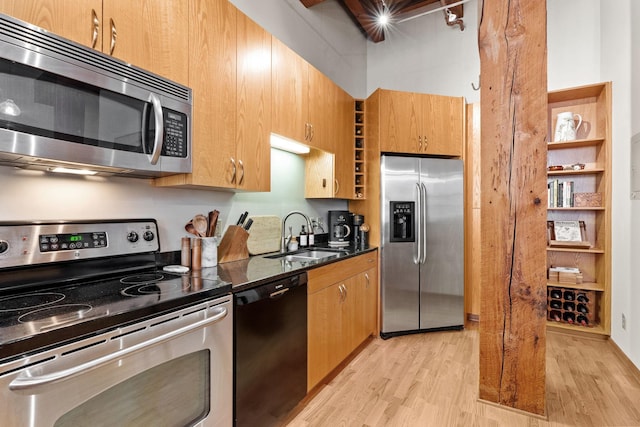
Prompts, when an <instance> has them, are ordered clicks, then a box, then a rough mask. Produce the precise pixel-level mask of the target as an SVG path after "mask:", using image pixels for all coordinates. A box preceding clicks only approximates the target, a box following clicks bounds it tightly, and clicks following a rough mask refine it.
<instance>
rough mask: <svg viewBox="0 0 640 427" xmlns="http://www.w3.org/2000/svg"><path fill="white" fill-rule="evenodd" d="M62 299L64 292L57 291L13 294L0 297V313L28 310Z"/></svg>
mask: <svg viewBox="0 0 640 427" xmlns="http://www.w3.org/2000/svg"><path fill="white" fill-rule="evenodd" d="M63 299H64V294H61V293H58V292H41V293H40V292H39V293H33V294H25V295H14V296H10V297H5V298H0V313H6V312H9V311H21V310H29V309H33V308H37V307H42V306H44V305H49V304H54V303H56V302H58V301H62V300H63Z"/></svg>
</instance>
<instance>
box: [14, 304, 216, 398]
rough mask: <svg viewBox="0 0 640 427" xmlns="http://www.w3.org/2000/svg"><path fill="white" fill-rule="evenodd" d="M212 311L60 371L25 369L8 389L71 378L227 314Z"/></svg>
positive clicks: (32, 386) (205, 324)
mask: <svg viewBox="0 0 640 427" xmlns="http://www.w3.org/2000/svg"><path fill="white" fill-rule="evenodd" d="M212 311H215V312H216V313H215V315H213V316H212V317H208V318H206V319H203V320H200V321H198V322H196V323H192V324H190V325H187V326H184V327H182V328H178V329H176V330H174V331H171V332H169V333H167V334H164V335H160V336H158V337H155V338H152V339H150V340H147V341H144V342H141V343H138V344H135V345H133V346H131V347H127V348H124V349H122V350H118V351H116V352H115V353H111V354H107V355H105V356H102V357H98V358H97V359H94V360H90V361H88V362H86V363H82V364H80V365H77V366H74V367H72V368H69V369H63V370H61V371H57V372H52V373H50V374H45V375H41V376H36V377H29V376H28V375H29V373H28V370H27V371H25V372H24V373H22V374H20V376H19V377H17V378H15V379H14V380H13V381H11V383H10V384H9V390H12V391H20V390H29V389H33V388H37V387H41V386H44V385H47V384H52V383H56V382H59V381H65V380H68V379H71V378H73V377H76V376H78V375H80V374H84V373H85V372H88V371H91V370H93V369H96V368H99V367H100V366H103V365H106V364H107V363H110V362H113V361H115V360H118V359H120V358H123V357H125V356H128V355H130V354H133V353H137V352H139V351H142V350H144V349H146V348H147V347H151V346H153V345H157V344H161V343H163V342H165V341H168V340H170V339H173V338H176V337H178V336H181V335H184V334H188V333H189V332H192V331H195V330H196V329H200V328H203V327H205V326H207V325H210V324H213V323H216V322H219V321H221V320H222V319H224V318H225V317H226V316H227V309H226V307H217V308H216V309H214V310H212Z"/></svg>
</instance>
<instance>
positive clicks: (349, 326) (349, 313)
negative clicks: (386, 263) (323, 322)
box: [342, 273, 370, 357]
mask: <svg viewBox="0 0 640 427" xmlns="http://www.w3.org/2000/svg"><path fill="white" fill-rule="evenodd" d="M344 285H345V288H346V295H345V303H344V304H343V312H342V318H343V321H342V324H343V326H342V327H343V331H344V336H343V349H342V352H343V354H344V357H347V356H348V355H349V354H351V352H352V351H353V350H355V349H356V348H357V347H358V346H359V345H360V344H362V342H363V341H364V340H365V339H366V338H367V337H368V336H369V334H370V333H369V332H368V331H367V327H366V281H365V280H364V273H360V274H358V275H356V276H353V277H351V278H349V279H348V280H345V281H344Z"/></svg>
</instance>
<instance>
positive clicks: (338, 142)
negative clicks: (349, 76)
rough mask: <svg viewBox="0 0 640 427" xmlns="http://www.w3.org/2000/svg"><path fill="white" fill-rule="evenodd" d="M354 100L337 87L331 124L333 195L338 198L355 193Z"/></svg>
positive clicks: (353, 195)
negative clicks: (333, 165) (333, 155)
mask: <svg viewBox="0 0 640 427" xmlns="http://www.w3.org/2000/svg"><path fill="white" fill-rule="evenodd" d="M353 105H354V100H353V97H352V96H351V95H349V94H348V93H347V92H345V91H344V90H342V89H341V88H339V87H338V88H337V102H336V104H335V107H334V108H333V109H334V110H335V111H336V114H337V116H336V118H335V119H334V120H335V121H334V125H333V126H332V127H333V129H334V132H335V134H334V135H332V136H331V138H333V139H334V141H335V142H334V150H335V173H334V175H335V185H336V189H335V196H334V197H336V198H339V199H353V198H355V197H356V195H355V191H354V188H355V182H354V180H355V178H354V168H355V166H354V158H355V141H354V138H353V135H354V133H355V127H354V126H355V125H354V122H355V120H354V112H353Z"/></svg>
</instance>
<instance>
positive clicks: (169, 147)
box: [162, 110, 187, 157]
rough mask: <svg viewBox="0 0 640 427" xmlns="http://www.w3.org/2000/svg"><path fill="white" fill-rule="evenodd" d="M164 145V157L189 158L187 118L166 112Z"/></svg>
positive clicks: (176, 113)
mask: <svg viewBox="0 0 640 427" xmlns="http://www.w3.org/2000/svg"><path fill="white" fill-rule="evenodd" d="M163 116H164V144H163V146H162V155H163V156H168V157H187V116H186V115H185V114H182V113H178V112H175V111H168V110H165V114H163Z"/></svg>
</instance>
